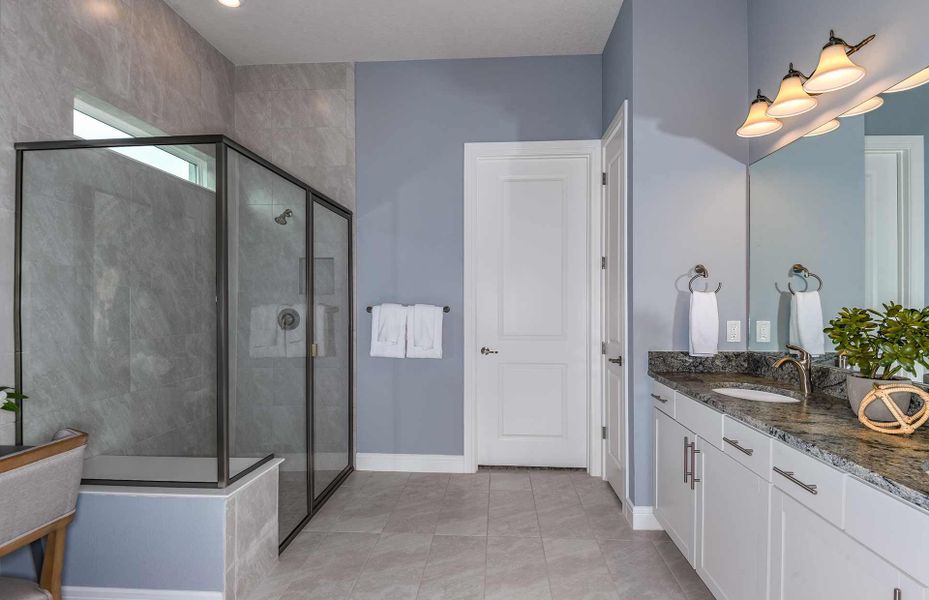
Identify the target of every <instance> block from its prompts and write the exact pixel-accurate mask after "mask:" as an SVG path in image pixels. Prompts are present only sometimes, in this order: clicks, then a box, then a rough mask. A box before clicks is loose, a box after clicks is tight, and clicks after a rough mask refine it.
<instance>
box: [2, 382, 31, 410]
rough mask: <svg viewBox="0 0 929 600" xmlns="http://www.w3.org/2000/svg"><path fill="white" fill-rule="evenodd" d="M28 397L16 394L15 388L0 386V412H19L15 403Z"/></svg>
mask: <svg viewBox="0 0 929 600" xmlns="http://www.w3.org/2000/svg"><path fill="white" fill-rule="evenodd" d="M28 397H29V396H27V395H26V394H22V393H20V392H17V391H16V389H15V388H12V387H10V386H8V385H0V410H7V411H10V412H16V411H18V410H19V404H18V403H17V402H16V401H17V400H25V399H26V398H28Z"/></svg>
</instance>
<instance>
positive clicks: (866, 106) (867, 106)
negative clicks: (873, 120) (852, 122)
mask: <svg viewBox="0 0 929 600" xmlns="http://www.w3.org/2000/svg"><path fill="white" fill-rule="evenodd" d="M883 105H884V99H883V98H881V97H880V96H875V97H873V98H871V99H869V100H865V101H864V102H862V103H861V104H859V105H858V106H856V107H855V108H853V109H851V110H849V111H847V112H844V113H842V114H841V115H839V117H840V118H843V119H844V118H845V117H857V116H858V115H863V114H865V113H869V112H871V111H872V110H877V109H879V108H880V107H881V106H883Z"/></svg>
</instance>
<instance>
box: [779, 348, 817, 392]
mask: <svg viewBox="0 0 929 600" xmlns="http://www.w3.org/2000/svg"><path fill="white" fill-rule="evenodd" d="M787 350H788V351H789V350H793V351H794V352H796V353H797V356H798V357H799V358H794V357H793V355H792V354H789V353H788V354H787V356H782V357H781V358H779V359H777V362H775V363H774V368H775V369H780V368H781V367H782V366H784V364H785V363H790V364H792V365H793V366H794V367H796V369H797V375H798V376H799V377H800V390H801V391H803V395H804V396H809V395H810V394H812V393H813V357H812V356H811V355H810V353H809V352H807V351H806V350H804V349H803V348H801V347H800V346H792V345H790V344H787Z"/></svg>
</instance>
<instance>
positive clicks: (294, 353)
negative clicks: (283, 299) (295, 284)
mask: <svg viewBox="0 0 929 600" xmlns="http://www.w3.org/2000/svg"><path fill="white" fill-rule="evenodd" d="M285 308H290V309H293V310H295V311H297V315H299V317H300V321H299V323H297V326H296V327H295V328H293V329H288V330H286V331H284V340H285V348H286V355H287V357H289V358H300V357H301V356H306V305H304V304H291V305H287V306H282V307H281V310H283V309H285Z"/></svg>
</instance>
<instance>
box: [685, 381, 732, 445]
mask: <svg viewBox="0 0 929 600" xmlns="http://www.w3.org/2000/svg"><path fill="white" fill-rule="evenodd" d="M674 400H675V402H676V405H675V407H674V410H675V411H676V415H675V417H674V418H675V419H677V421H678V422H679V423H680V424H681V425H683V426H684V427H686V428H687V429H689V430H691V431H693V432H694V433H696V434H697V435H699V436H700V437H702V438H703V439H704V440H706V441H707V442H709V443H711V444H713V445H714V446H716V447H717V448H719V449H722V447H723V414H722V413H719V412H716V411H715V410H713V409H712V408H710V407H708V406H706V405H705V404H703V403H702V402H697V401H696V400H693V399H691V398H688V397H687V396H684V395H683V394H681V393H680V392H678V393H677V394H675V398H674Z"/></svg>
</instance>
